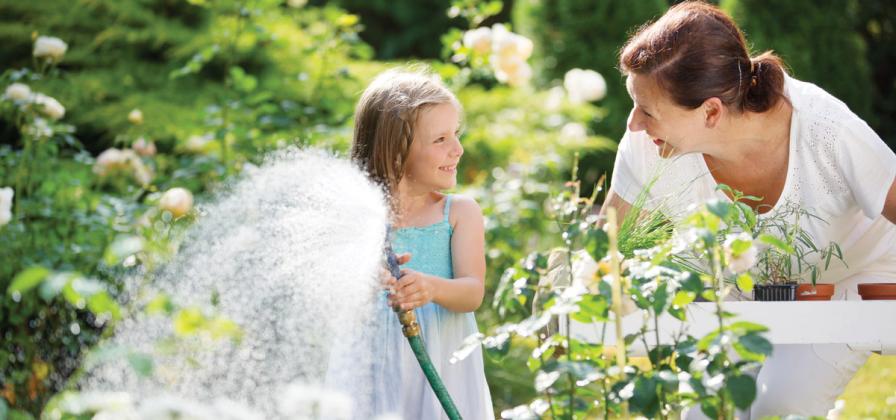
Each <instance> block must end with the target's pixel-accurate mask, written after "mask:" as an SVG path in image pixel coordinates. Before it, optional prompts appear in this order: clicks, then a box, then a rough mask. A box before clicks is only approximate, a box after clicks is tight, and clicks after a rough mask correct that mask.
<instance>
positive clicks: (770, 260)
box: [753, 206, 845, 301]
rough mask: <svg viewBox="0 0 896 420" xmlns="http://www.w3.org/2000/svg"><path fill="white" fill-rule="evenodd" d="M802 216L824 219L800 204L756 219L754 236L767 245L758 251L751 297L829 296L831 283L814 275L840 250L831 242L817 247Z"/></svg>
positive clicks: (777, 299) (819, 297) (778, 298)
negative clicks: (756, 279)
mask: <svg viewBox="0 0 896 420" xmlns="http://www.w3.org/2000/svg"><path fill="white" fill-rule="evenodd" d="M804 218H805V219H813V218H814V219H816V220H821V221H822V222H823V221H824V220H823V219H821V218H819V217H818V216H816V215H814V214H812V213H810V212H809V211H807V210H805V209H803V208H801V207H798V206H786V207H785V208H784V209H783V211H780V212H779V213H778V214H776V215H774V216H772V217H769V218H764V219H762V220H760V221H759V222H758V223H757V232H758V238H759V240H760V241H761V242H763V243H765V244H766V245H768V246H767V247H766V248H765V249H763V250H762V251H761V252H759V258H758V263H757V270H758V271H759V273H758V277H759V279H760V280H759V282H760V284H759V285H757V286H756V287H755V288H754V292H753V299H754V300H759V301H787V300H831V297H832V296H833V295H834V285H833V284H831V283H818V276H819V274H820V273H821V271H823V270H827V269H828V268H829V267H830V265H831V261H832V260H833V259H834V258H835V257H836V259H838V260H840V261H841V262H843V251H842V250H841V249H840V246H839V245H838V244H837V243H835V242H830V243H829V244H828V245H827V246H825V247H823V248H822V247H819V246H818V245H817V244H816V243H815V240H814V238H812V236H811V235H809V234H808V232H806V231H805V230H803V229H802V227H801V224H800V221H801V220H803V219H804ZM844 264H845V262H844Z"/></svg>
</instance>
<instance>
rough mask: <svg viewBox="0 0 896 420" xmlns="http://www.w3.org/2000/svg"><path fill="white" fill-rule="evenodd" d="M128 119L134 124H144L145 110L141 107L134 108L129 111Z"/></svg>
mask: <svg viewBox="0 0 896 420" xmlns="http://www.w3.org/2000/svg"><path fill="white" fill-rule="evenodd" d="M128 121H130V122H131V124H134V125H140V124H143V111H141V110H139V109H136V108H135V109H132V110H131V112H129V113H128Z"/></svg>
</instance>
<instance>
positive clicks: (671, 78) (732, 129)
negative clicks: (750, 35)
mask: <svg viewBox="0 0 896 420" xmlns="http://www.w3.org/2000/svg"><path fill="white" fill-rule="evenodd" d="M620 68H621V70H622V71H623V73H624V74H625V75H626V76H627V81H626V84H627V88H628V91H629V94H630V95H631V97H632V99H633V101H634V109H632V111H631V114H630V116H629V120H628V130H627V132H626V134H625V136H624V137H623V138H622V140H621V141H620V144H619V151H618V153H617V156H616V165H615V168H614V172H613V181H612V184H611V188H610V193H609V196H608V201H607V206H606V207H615V208H616V209H617V211H619V212H620V213H624V212H626V211H627V210H628V209H630V208H631V203H633V202H634V201H635V199H636V197H637V196H638V194H639V193H640V192H641V191H642V190H644V188H645V186H646V185H648V184H649V183H650V182H651V181H653V179H654V177H655V176H658V178H657V179H656V182H655V183H654V184H653V185H652V186H651V188H650V191H649V196H648V198H649V200H648V206H651V205H657V203H662V205H663V206H664V208H666V209H668V210H669V211H670V212H671V214H672V216H673V217H674V216H675V215H678V214H681V213H682V212H683V211H684V209H685V208H686V207H687V206H688V205H689V204H692V203H700V202H704V201H706V200H708V199H711V198H722V199H726V195H725V193H723V192H720V191H719V190H717V189H716V186H717V185H718V184H726V185H728V186H730V187H732V188H733V189H735V190H739V191H742V192H744V193H746V194H749V195H753V196H757V197H761V198H762V199H761V200H760V201H759V202H756V203H750V204H752V205H754V207H755V208H756V210H757V211H758V212H759V213H760V217H768V216H769V215H773V214H775V213H776V212H779V211H782V210H783V209H784V208H786V207H788V206H791V205H798V206H801V207H802V208H805V209H807V210H809V211H810V212H811V213H813V214H815V215H817V216H819V217H820V218H821V219H823V221H820V220H815V219H812V220H803V221H801V226H802V227H803V228H804V229H805V230H806V231H807V232H809V233H810V234H811V235H812V236H813V238H814V239H815V241H816V243H819V244H827V243H829V242H830V241H833V242H836V243H838V244H839V245H840V246H841V248H842V249H843V250H844V260H845V262H846V263H847V265H848V268H842V269H838V270H832V271H828V272H825V273H824V274H823V275H822V278H821V280H820V281H827V282H832V283H836V288H837V291H836V292H835V299H845V298H848V299H857V294H856V284H858V283H860V282H862V283H864V282H896V225H894V223H896V182H894V181H896V155H894V153H893V152H892V151H891V150H890V149H889V148H888V147H887V146H886V145H885V144H884V143H883V141H882V140H881V139H880V137H878V136H877V135H876V134H875V133H874V132H873V131H872V130H871V129H870V128H869V127H868V125H867V124H866V123H865V122H864V121H862V120H861V119H860V118H859V117H857V116H856V115H855V114H854V113H852V112H851V111H850V110H849V109H848V108H847V107H846V105H844V104H843V103H842V102H841V101H839V100H837V99H836V98H834V97H833V96H831V95H830V94H828V93H826V92H825V91H823V90H822V89H820V88H818V87H817V86H815V85H813V84H810V83H805V82H801V81H798V80H796V79H793V78H791V77H790V76H788V75H787V73H786V72H785V70H784V67H783V64H782V62H781V60H780V59H779V58H778V57H776V56H775V55H774V54H772V53H771V52H766V53H764V54H762V55H760V56H758V57H754V58H751V57H750V56H749V53H748V50H747V48H746V44H745V41H744V37H743V34H742V33H741V31H740V29H738V27H737V26H736V25H735V24H734V22H733V21H732V20H731V18H730V17H728V16H727V15H725V14H724V13H722V12H721V11H720V10H718V9H717V8H715V7H713V6H710V5H707V4H704V3H698V2H685V3H681V4H678V5H676V6H674V7H672V8H671V9H669V11H668V12H667V13H666V14H665V15H663V16H662V17H661V18H660V19H659V20H658V21H656V22H654V23H653V24H650V25H648V26H644V27H642V28H641V29H640V30H639V31H638V32H637V33H636V34H635V35H634V36H632V37H631V39H629V41H628V43H627V44H626V45H625V47H624V48H623V50H622V53H621V56H620ZM866 358H867V354H866V353H861V352H852V351H850V350H849V349H848V348H846V346H841V345H811V346H802V345H800V346H797V345H792V346H776V347H775V351H774V355H773V356H772V357H771V358H769V359H768V360H767V361H766V363H765V364H764V366H763V368H762V370H761V371H760V373H759V376H758V378H757V382H758V396H757V400H756V402H755V403H754V405H753V407H752V412H751V414H752V416H751V417H752V418H761V417H762V416H765V415H784V414H801V415H821V416H824V415H825V414H826V413H827V411H828V410H829V409H831V408H833V406H834V402H835V400H836V398H837V397H838V396H839V395H840V394H841V393H842V391H843V389H844V387H845V386H846V384H847V382H849V380H850V378H852V376H853V375H854V374H855V372H856V371H857V370H858V369H859V368H860V367H861V366H862V364H863V363H864V361H865V359H866ZM693 411H698V410H692V413H691V414H699V413H693Z"/></svg>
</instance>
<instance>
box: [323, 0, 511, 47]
mask: <svg viewBox="0 0 896 420" xmlns="http://www.w3.org/2000/svg"><path fill="white" fill-rule="evenodd" d="M315 3H316V2H315ZM333 3H335V4H338V5H339V6H340V7H342V8H344V9H346V10H348V11H350V12H352V13H357V14H359V15H361V16H362V17H363V19H362V20H363V22H364V30H363V31H362V32H361V38H362V39H363V40H364V41H365V42H367V43H369V44H370V45H372V46H373V47H374V49H375V50H376V56H377V58H379V59H385V60H391V59H396V58H419V59H428V58H438V57H440V56H441V55H442V45H441V44H440V43H439V39H440V37H441V36H442V34H444V33H446V32H448V31H449V30H450V29H452V28H454V29H461V28H464V26H465V25H464V24H463V23H462V22H461V21H460V20H458V19H456V18H452V17H449V16H448V10H449V8H451V6H452V0H427V1H415V0H399V1H393V0H373V1H371V0H338V1H335V2H333ZM467 3H468V4H470V7H469V8H463V7H461V8H460V9H462V10H468V9H470V8H473V9H475V8H477V5H476V4H475V3H478V2H467ZM471 3H473V4H471ZM482 3H495V2H482ZM490 7H491V8H494V7H495V6H490ZM505 9H506V8H505ZM460 12H461V10H458V11H457V13H456V14H454V17H457V16H460ZM507 14H508V13H507V12H506V11H505V12H502V13H500V14H498V17H497V20H499V21H506V20H508V16H507ZM398 28H400V29H398Z"/></svg>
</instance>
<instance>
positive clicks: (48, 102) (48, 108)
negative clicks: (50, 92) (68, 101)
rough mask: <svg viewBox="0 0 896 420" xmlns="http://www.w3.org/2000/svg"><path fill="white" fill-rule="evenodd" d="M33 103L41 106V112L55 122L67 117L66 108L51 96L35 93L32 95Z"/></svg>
mask: <svg viewBox="0 0 896 420" xmlns="http://www.w3.org/2000/svg"><path fill="white" fill-rule="evenodd" d="M31 101H32V103H34V104H35V105H39V106H40V111H41V112H42V113H43V114H44V115H46V116H48V117H50V118H52V119H54V120H58V119H60V118H62V117H64V116H65V107H64V106H62V104H61V103H59V101H57V100H56V99H54V98H52V97H50V96H47V95H44V94H43V93H35V94H34V95H32V97H31Z"/></svg>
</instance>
